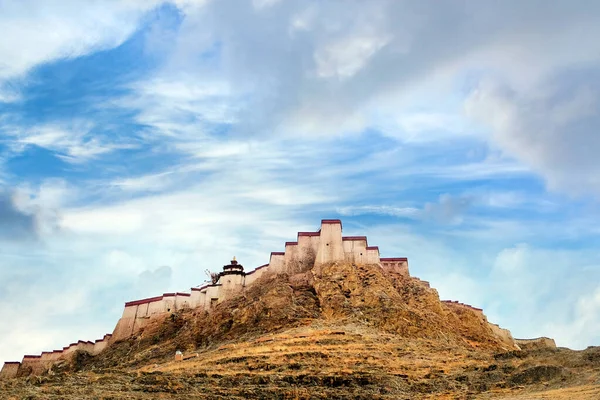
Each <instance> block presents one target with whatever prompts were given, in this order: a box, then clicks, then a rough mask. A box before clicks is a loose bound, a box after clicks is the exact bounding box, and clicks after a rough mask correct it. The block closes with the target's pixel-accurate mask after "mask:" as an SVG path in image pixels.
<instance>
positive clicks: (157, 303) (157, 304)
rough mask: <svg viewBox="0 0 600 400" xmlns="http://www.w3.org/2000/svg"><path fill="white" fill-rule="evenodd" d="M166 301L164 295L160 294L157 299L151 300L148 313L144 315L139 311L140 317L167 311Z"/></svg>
mask: <svg viewBox="0 0 600 400" xmlns="http://www.w3.org/2000/svg"><path fill="white" fill-rule="evenodd" d="M166 303H167V302H166V301H165V300H164V298H163V296H160V297H158V298H157V299H156V300H153V301H151V302H149V303H148V305H147V307H148V309H147V311H146V313H145V314H142V315H139V313H138V317H150V316H152V315H156V314H162V313H165V312H166V311H167V304H166ZM169 308H170V307H169Z"/></svg>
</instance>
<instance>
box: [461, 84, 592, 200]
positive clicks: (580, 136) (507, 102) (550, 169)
mask: <svg viewBox="0 0 600 400" xmlns="http://www.w3.org/2000/svg"><path fill="white" fill-rule="evenodd" d="M582 74H584V76H585V73H584V72H582ZM558 79H563V80H569V79H572V78H570V77H568V76H566V77H565V76H560V75H559V76H558ZM577 79H578V80H582V79H586V78H584V77H578V78H577ZM589 79H591V80H590V81H585V82H566V81H563V82H560V83H555V82H546V83H545V84H544V85H542V86H540V87H537V88H536V90H534V91H528V92H522V91H519V90H513V89H511V88H509V87H506V86H504V85H501V84H498V83H496V84H491V83H486V84H482V85H480V86H479V87H478V88H477V89H476V90H474V91H473V92H472V93H471V95H470V97H469V98H468V99H467V101H466V104H465V107H466V112H467V114H468V115H470V116H472V117H474V118H477V119H479V120H480V121H482V122H483V123H485V124H488V125H489V127H490V128H491V130H492V136H491V137H492V140H493V142H494V143H495V144H496V145H497V146H498V147H500V148H501V149H502V150H504V151H506V152H507V153H508V154H510V155H514V156H516V157H517V158H519V159H520V160H522V161H523V162H525V163H526V164H528V165H530V166H531V167H532V168H533V169H534V170H536V171H538V172H539V173H540V174H542V175H543V176H544V177H545V178H546V180H547V182H548V184H549V186H550V187H551V188H552V189H558V190H563V191H565V192H567V193H573V194H582V193H595V194H598V193H600V179H599V178H598V176H599V172H600V162H599V161H598V157H597V156H596V155H597V153H598V152H600V139H599V138H598V135H597V134H596V132H597V130H598V129H599V128H600V113H599V112H598V110H599V108H598V106H599V105H600V97H598V95H597V90H596V89H597V88H596V86H598V81H597V79H596V78H594V75H592V76H590V77H589ZM594 88H596V89H594Z"/></svg>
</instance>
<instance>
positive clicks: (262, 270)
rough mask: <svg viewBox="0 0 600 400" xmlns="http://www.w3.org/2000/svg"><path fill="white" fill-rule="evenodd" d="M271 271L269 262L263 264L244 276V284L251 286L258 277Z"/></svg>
mask: <svg viewBox="0 0 600 400" xmlns="http://www.w3.org/2000/svg"><path fill="white" fill-rule="evenodd" d="M268 271H269V264H264V265H261V266H260V267H257V268H256V269H255V270H254V271H250V272H248V273H247V274H246V276H245V277H244V286H249V285H251V284H253V283H254V282H255V281H256V280H257V279H259V278H260V277H261V276H263V275H264V274H266V273H267V272H268Z"/></svg>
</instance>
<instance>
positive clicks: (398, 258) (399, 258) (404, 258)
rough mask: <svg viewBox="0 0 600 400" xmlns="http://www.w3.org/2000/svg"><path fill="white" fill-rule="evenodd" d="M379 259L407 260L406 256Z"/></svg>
mask: <svg viewBox="0 0 600 400" xmlns="http://www.w3.org/2000/svg"><path fill="white" fill-rule="evenodd" d="M380 260H381V261H408V258H406V257H392V258H380Z"/></svg>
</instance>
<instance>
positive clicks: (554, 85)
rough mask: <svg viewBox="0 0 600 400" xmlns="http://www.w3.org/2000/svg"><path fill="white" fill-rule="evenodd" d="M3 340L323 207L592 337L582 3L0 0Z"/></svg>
mask: <svg viewBox="0 0 600 400" xmlns="http://www.w3.org/2000/svg"><path fill="white" fill-rule="evenodd" d="M0 30H1V32H2V35H0V361H3V360H20V358H21V356H22V355H23V354H30V353H39V352H41V351H42V350H52V349H56V348H60V347H62V346H65V345H67V344H69V343H70V342H73V341H76V340H78V339H85V340H88V339H96V338H100V337H101V336H102V335H103V334H104V333H107V332H111V331H112V329H113V327H114V325H115V323H116V321H117V319H118V318H119V317H120V315H121V312H122V307H123V302H125V301H128V300H133V299H137V298H141V297H147V296H153V295H157V294H161V293H163V292H168V291H172V290H179V291H181V290H186V289H189V288H190V287H191V286H196V285H199V284H201V283H202V282H203V281H204V280H205V279H206V278H207V275H206V273H205V271H206V270H207V269H208V270H213V271H216V270H219V269H220V268H221V266H222V265H223V264H225V263H227V261H228V260H229V259H230V257H231V256H233V255H236V256H237V257H238V259H239V260H240V261H241V262H242V263H243V264H244V265H245V266H246V268H253V267H256V266H258V265H261V264H264V263H265V262H268V257H269V252H271V251H281V250H283V243H284V241H286V240H294V239H295V235H296V232H297V231H300V230H314V229H316V228H318V226H319V221H320V219H321V218H341V219H342V220H343V223H344V232H345V234H348V235H352V234H367V235H368V236H369V243H370V244H372V245H379V246H380V249H381V253H382V256H387V257H392V256H407V257H409V260H410V268H411V273H412V274H413V275H415V276H418V277H420V278H421V279H424V280H428V281H430V282H431V284H432V286H433V287H435V288H437V289H438V290H439V293H440V297H441V298H442V299H453V300H460V301H462V302H466V303H470V304H473V305H475V306H478V307H483V308H484V309H485V312H486V314H487V315H488V317H489V319H490V320H491V321H493V322H497V323H499V324H500V325H501V326H502V327H505V328H508V329H510V330H511V331H512V332H513V334H514V336H515V337H537V336H550V337H554V338H555V339H556V341H557V343H558V344H559V345H560V346H568V347H572V348H585V347H586V346H588V345H600V253H599V252H598V248H599V245H600V226H599V225H598V222H597V221H598V220H599V219H600V207H599V205H600V204H599V201H600V157H599V156H598V153H599V152H600V133H599V132H598V129H599V128H600V107H599V106H600V91H599V89H600V40H598V38H600V3H598V2H597V1H585V0H581V1H574V0H569V1H559V0H556V1H548V0H530V1H527V2H522V1H508V0H507V1H502V2H499V1H469V2H464V1H446V2H439V1H401V0H389V1H385V0H381V1H380V0H369V1H368V2H366V1H341V0H340V1H321V0H319V1H316V0H315V1H306V0H302V1H292V0H290V1H286V0H279V1H278V0H254V1H242V0H236V1H229V0H219V1H215V0H213V1H210V0H206V1H194V0H173V1H171V2H169V1H164V2H161V1H158V0H155V1H150V0H122V1H109V0H105V1H86V2H82V1H79V0H56V1H50V0H23V1H18V2H16V1H10V0H0Z"/></svg>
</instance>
